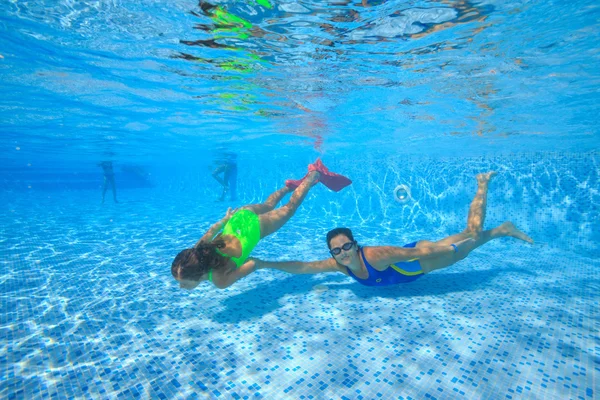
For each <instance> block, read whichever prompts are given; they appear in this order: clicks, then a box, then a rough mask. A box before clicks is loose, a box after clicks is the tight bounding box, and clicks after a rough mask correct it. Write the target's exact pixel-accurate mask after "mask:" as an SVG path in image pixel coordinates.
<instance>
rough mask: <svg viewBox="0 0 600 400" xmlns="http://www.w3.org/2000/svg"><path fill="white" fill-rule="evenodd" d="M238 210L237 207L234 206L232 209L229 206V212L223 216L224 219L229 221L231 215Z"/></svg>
mask: <svg viewBox="0 0 600 400" xmlns="http://www.w3.org/2000/svg"><path fill="white" fill-rule="evenodd" d="M236 211H237V208H234V209H233V210H231V207H229V208H228V209H227V212H226V213H225V217H223V221H225V222H227V221H229V219H230V218H231V216H232V215H233V214H235V212H236Z"/></svg>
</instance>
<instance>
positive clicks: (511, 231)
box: [498, 222, 533, 244]
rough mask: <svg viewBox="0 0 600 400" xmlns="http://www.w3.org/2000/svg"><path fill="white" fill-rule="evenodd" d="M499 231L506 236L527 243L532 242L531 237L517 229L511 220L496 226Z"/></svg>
mask: <svg viewBox="0 0 600 400" xmlns="http://www.w3.org/2000/svg"><path fill="white" fill-rule="evenodd" d="M498 229H500V232H501V233H503V234H504V235H506V236H510V237H514V238H516V239H520V240H523V241H525V242H527V243H531V244H533V239H532V238H530V237H529V236H527V235H526V234H525V233H524V232H522V231H520V230H519V229H517V227H516V226H515V225H514V224H513V223H512V222H505V223H503V224H502V225H500V226H499V227H498Z"/></svg>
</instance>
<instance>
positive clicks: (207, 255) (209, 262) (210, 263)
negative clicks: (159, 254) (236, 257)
mask: <svg viewBox="0 0 600 400" xmlns="http://www.w3.org/2000/svg"><path fill="white" fill-rule="evenodd" d="M223 247H225V242H224V241H223V239H217V240H215V241H212V242H210V243H202V244H199V245H197V246H196V247H192V248H191V249H185V250H182V251H180V252H179V254H177V256H176V257H175V259H174V260H173V264H171V274H172V275H173V277H175V279H187V280H190V281H199V280H200V279H201V278H202V275H204V274H206V273H207V272H208V271H210V270H211V269H221V268H223V267H225V265H226V264H227V258H225V257H223V256H222V255H221V254H219V253H217V249H221V248H223Z"/></svg>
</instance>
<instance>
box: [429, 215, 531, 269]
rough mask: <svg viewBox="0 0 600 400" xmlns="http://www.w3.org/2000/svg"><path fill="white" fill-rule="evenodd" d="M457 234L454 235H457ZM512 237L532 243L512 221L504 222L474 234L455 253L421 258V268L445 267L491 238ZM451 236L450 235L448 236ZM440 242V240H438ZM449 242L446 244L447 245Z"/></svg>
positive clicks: (464, 256) (461, 258)
mask: <svg viewBox="0 0 600 400" xmlns="http://www.w3.org/2000/svg"><path fill="white" fill-rule="evenodd" d="M458 236H459V235H454V237H458ZM507 236H510V237H514V238H516V239H519V240H523V241H525V242H527V243H533V239H531V238H530V237H529V236H527V235H526V234H525V233H523V232H522V231H520V230H519V229H517V227H515V226H514V224H513V223H512V222H505V223H503V224H502V225H500V226H499V227H496V228H494V229H490V230H488V231H484V232H481V233H479V235H477V236H476V238H475V240H473V241H472V242H470V243H468V244H465V245H463V246H460V249H459V251H458V252H457V253H450V254H448V255H446V256H442V257H437V258H430V259H426V260H421V261H420V263H421V268H422V269H423V272H424V273H426V274H427V273H429V272H431V271H435V270H436V269H441V268H446V267H449V266H450V265H452V264H454V263H456V262H457V261H460V260H463V259H464V258H466V257H467V256H468V255H469V253H471V252H472V251H473V250H475V249H476V248H478V247H479V246H482V245H484V244H485V243H487V242H489V241H490V240H492V239H497V238H501V237H507ZM450 237H452V236H450ZM448 239H450V238H446V239H444V240H448ZM440 242H442V241H440ZM440 242H436V243H435V244H439V243H440ZM432 244H433V243H431V242H427V241H420V242H419V243H417V247H421V246H427V245H432ZM449 245H450V244H448V246H449Z"/></svg>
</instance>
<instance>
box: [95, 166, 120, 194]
mask: <svg viewBox="0 0 600 400" xmlns="http://www.w3.org/2000/svg"><path fill="white" fill-rule="evenodd" d="M98 165H99V166H100V167H102V171H103V172H104V187H103V188H102V204H104V196H105V195H106V191H107V190H108V187H109V186H110V187H111V189H112V193H113V200H114V201H115V203H118V201H117V187H116V186H115V172H114V170H113V165H112V161H101V162H100V163H99V164H98Z"/></svg>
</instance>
